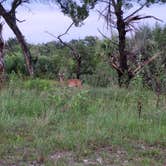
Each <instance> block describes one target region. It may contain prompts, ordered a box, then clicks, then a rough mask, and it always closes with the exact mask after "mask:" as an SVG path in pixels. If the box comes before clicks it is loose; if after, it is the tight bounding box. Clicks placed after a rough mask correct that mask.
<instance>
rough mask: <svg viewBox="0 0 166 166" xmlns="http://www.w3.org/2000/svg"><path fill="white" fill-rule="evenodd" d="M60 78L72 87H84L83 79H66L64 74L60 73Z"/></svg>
mask: <svg viewBox="0 0 166 166" xmlns="http://www.w3.org/2000/svg"><path fill="white" fill-rule="evenodd" d="M59 80H60V83H61V84H62V85H67V86H68V87H70V88H74V87H78V88H82V81H81V80H79V79H68V80H65V79H64V74H59Z"/></svg>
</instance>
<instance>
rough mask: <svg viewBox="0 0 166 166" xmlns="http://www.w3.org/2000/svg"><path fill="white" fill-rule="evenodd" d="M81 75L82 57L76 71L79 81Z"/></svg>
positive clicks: (78, 61) (78, 60)
mask: <svg viewBox="0 0 166 166" xmlns="http://www.w3.org/2000/svg"><path fill="white" fill-rule="evenodd" d="M80 75H81V57H79V58H78V59H77V69H76V77H77V79H80Z"/></svg>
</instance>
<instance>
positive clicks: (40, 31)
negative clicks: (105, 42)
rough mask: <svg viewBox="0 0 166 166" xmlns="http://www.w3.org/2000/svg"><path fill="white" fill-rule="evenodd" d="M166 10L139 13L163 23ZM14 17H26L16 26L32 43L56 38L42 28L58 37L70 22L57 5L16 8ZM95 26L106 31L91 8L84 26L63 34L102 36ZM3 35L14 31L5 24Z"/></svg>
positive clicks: (69, 36) (155, 8)
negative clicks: (153, 17)
mask: <svg viewBox="0 0 166 166" xmlns="http://www.w3.org/2000/svg"><path fill="white" fill-rule="evenodd" d="M165 13H166V5H154V6H151V7H150V8H145V9H143V10H142V11H141V14H143V15H153V16H155V17H157V18H160V19H162V20H163V21H164V22H163V23H162V24H165V23H166V14H165ZM17 17H18V18H19V19H20V20H21V19H22V20H24V19H25V20H26V21H25V22H23V23H18V26H19V27H20V29H21V31H22V32H23V34H24V36H25V38H26V40H27V41H28V42H30V43H35V44H37V43H46V42H48V41H52V40H55V38H53V37H52V36H50V35H48V34H47V33H46V32H45V31H48V32H50V33H52V34H54V35H55V36H58V35H59V34H61V33H63V32H64V31H65V30H66V28H67V27H68V26H69V25H70V24H71V22H72V21H71V19H70V18H68V17H67V16H64V15H63V14H62V13H61V12H60V11H59V10H58V9H57V7H56V6H52V5H44V4H33V5H25V6H24V7H21V8H19V9H18V12H17ZM147 23H148V24H150V25H154V24H155V20H153V19H148V20H147V19H146V20H144V21H142V22H141V24H147ZM139 25H140V23H139ZM98 29H100V30H101V31H102V32H105V33H107V32H106V26H105V24H104V22H103V20H102V19H99V17H98V14H97V12H96V11H93V12H91V14H90V17H89V18H88V19H86V20H85V22H84V25H83V26H82V27H78V28H75V27H73V28H72V29H71V30H70V32H69V33H68V34H67V35H66V36H65V37H64V40H71V39H79V38H84V37H85V36H88V35H93V36H98V37H101V34H100V33H99V32H98ZM107 34H108V33H107ZM3 36H4V39H5V40H7V39H8V38H9V37H14V34H13V32H12V31H11V30H10V28H9V27H8V26H7V25H6V24H5V26H4V32H3Z"/></svg>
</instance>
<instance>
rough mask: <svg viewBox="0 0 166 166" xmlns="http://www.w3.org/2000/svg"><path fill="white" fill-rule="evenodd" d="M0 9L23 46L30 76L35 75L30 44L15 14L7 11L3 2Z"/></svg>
mask: <svg viewBox="0 0 166 166" xmlns="http://www.w3.org/2000/svg"><path fill="white" fill-rule="evenodd" d="M0 11H1V15H2V16H3V18H4V19H5V21H6V23H7V24H8V26H9V27H10V28H11V29H12V31H13V32H14V34H15V35H16V38H17V40H18V42H19V43H20V46H21V48H22V51H23V54H24V58H25V61H26V66H27V71H28V73H29V75H30V76H33V75H34V71H33V66H32V59H31V53H30V51H29V49H28V46H27V43H26V41H25V39H24V36H23V34H22V33H21V31H20V30H19V28H18V26H17V24H16V18H15V16H13V15H12V14H11V13H10V12H7V11H6V10H5V9H4V8H3V6H2V5H1V4H0Z"/></svg>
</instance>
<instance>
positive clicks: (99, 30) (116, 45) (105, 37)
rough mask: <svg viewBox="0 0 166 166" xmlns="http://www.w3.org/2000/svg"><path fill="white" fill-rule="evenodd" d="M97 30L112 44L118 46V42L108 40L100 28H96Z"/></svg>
mask: <svg viewBox="0 0 166 166" xmlns="http://www.w3.org/2000/svg"><path fill="white" fill-rule="evenodd" d="M97 30H98V31H99V33H100V34H101V35H102V36H103V37H104V38H105V39H107V40H109V41H110V42H111V43H112V44H114V45H116V46H118V43H115V42H113V41H112V40H110V39H109V38H108V37H107V36H106V35H104V34H103V33H102V32H101V31H100V29H97Z"/></svg>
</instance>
